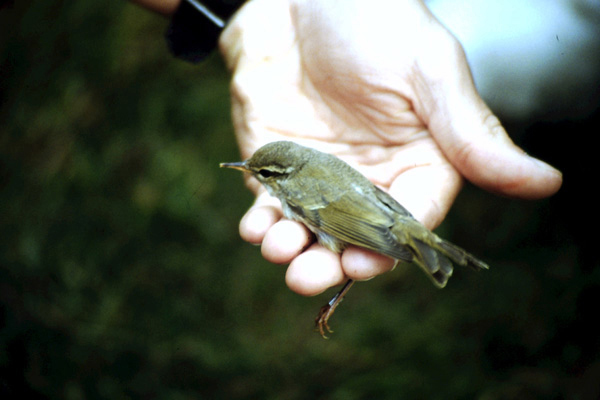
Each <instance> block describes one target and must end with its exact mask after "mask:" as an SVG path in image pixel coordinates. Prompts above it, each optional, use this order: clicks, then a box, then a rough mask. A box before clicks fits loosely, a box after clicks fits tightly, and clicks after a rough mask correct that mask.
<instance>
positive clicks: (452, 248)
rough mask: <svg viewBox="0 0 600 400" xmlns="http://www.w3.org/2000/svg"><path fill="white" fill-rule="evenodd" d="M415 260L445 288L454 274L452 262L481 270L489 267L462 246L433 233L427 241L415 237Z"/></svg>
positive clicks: (413, 249)
mask: <svg viewBox="0 0 600 400" xmlns="http://www.w3.org/2000/svg"><path fill="white" fill-rule="evenodd" d="M411 242H412V243H411V244H412V246H410V247H411V249H412V252H413V254H414V259H413V261H414V262H416V263H417V264H418V265H419V266H420V267H421V268H423V270H425V272H426V273H427V274H428V275H429V276H431V278H432V279H433V282H434V283H435V284H436V286H438V287H440V288H443V287H444V286H446V283H447V282H448V279H449V278H450V277H451V276H452V271H453V266H452V262H454V263H455V264H458V265H463V266H465V267H471V268H472V269H474V270H476V271H479V270H481V269H488V268H489V267H488V266H487V264H486V263H484V262H483V261H481V260H479V259H477V258H475V257H474V256H472V255H471V254H469V253H467V252H466V251H465V250H463V249H461V248H460V247H458V246H456V245H454V244H452V243H450V242H448V241H446V240H444V239H442V238H440V237H439V236H437V235H435V234H434V233H431V236H429V237H427V242H425V241H423V240H420V239H417V238H415V237H413V238H412V240H411Z"/></svg>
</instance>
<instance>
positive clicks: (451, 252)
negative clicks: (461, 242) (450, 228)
mask: <svg viewBox="0 0 600 400" xmlns="http://www.w3.org/2000/svg"><path fill="white" fill-rule="evenodd" d="M438 244H439V250H440V251H442V252H443V253H444V254H445V255H447V256H448V257H450V259H452V261H454V262H455V263H457V264H459V265H463V266H465V267H471V268H473V269H474V270H475V271H480V270H482V269H489V267H488V265H487V264H486V263H484V262H483V261H481V260H479V259H477V258H475V257H474V256H472V255H471V254H469V253H467V252H466V251H464V250H463V249H461V248H460V247H458V246H456V245H454V244H452V243H450V242H447V241H445V240H443V239H440V242H439V243H438Z"/></svg>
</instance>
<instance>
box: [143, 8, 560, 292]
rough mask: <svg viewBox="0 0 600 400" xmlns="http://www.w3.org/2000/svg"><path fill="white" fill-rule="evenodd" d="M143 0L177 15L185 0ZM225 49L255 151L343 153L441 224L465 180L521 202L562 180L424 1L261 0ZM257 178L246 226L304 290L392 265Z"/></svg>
mask: <svg viewBox="0 0 600 400" xmlns="http://www.w3.org/2000/svg"><path fill="white" fill-rule="evenodd" d="M136 2H137V3H140V4H142V5H145V6H147V7H149V8H153V9H155V10H156V11H159V12H161V13H163V14H165V15H168V14H169V13H171V12H172V11H173V10H174V9H175V8H176V7H177V3H178V0H165V1H152V0H136ZM220 49H221V53H222V54H223V57H224V59H225V61H226V63H227V66H228V68H229V69H230V70H231V72H232V76H233V77H232V90H231V92H232V107H233V121H234V124H235V130H236V135H237V139H238V143H239V147H240V151H241V154H242V157H243V159H246V158H248V157H250V156H251V155H252V154H253V153H254V151H255V150H256V149H258V148H259V147H260V146H262V145H264V144H266V143H268V142H272V141H275V140H293V141H296V142H298V143H300V144H302V145H307V146H311V147H314V148H317V149H319V150H321V151H325V152H329V153H333V154H335V155H337V156H339V157H340V158H342V159H343V160H345V161H346V162H348V163H350V164H351V165H352V166H353V167H355V168H356V169H358V170H359V171H360V172H362V173H363V174H364V175H365V176H366V177H367V178H369V179H370V180H371V181H373V182H374V183H375V184H377V185H378V186H380V187H381V188H382V189H384V190H386V191H388V192H389V193H390V194H391V195H392V196H393V197H395V198H396V199H397V200H398V201H399V202H400V203H401V204H402V205H404V206H405V207H406V208H407V209H408V210H409V211H410V212H411V213H412V214H413V215H414V216H415V218H417V219H418V220H420V221H421V222H422V223H423V224H425V226H427V227H428V228H430V229H433V228H435V227H436V226H437V225H439V224H440V223H441V221H442V220H443V219H444V217H445V216H446V214H447V213H448V211H449V209H450V206H451V205H452V203H453V201H454V200H455V198H456V196H457V194H458V192H459V191H460V189H461V186H462V183H463V179H467V180H469V181H470V182H472V183H473V184H475V185H477V186H479V187H481V188H482V189H485V190H488V191H491V192H494V193H497V194H500V195H504V196H509V197H514V198H521V199H540V198H544V197H548V196H551V195H552V194H554V193H555V192H556V191H557V190H558V189H559V188H560V186H561V184H562V175H561V173H560V172H559V171H557V170H556V169H554V168H553V167H551V166H549V165H548V164H546V163H544V162H542V161H540V160H538V159H535V158H533V157H530V156H529V155H527V154H525V152H523V150H521V149H520V148H519V147H517V146H516V145H514V144H513V142H512V141H511V139H510V138H509V137H508V135H507V133H506V131H505V130H504V128H503V127H502V126H501V124H500V122H499V121H498V119H497V118H496V117H495V116H494V114H493V113H492V112H491V110H490V109H489V108H488V107H487V106H486V105H485V103H484V102H483V101H482V100H481V98H480V97H479V95H478V93H477V91H476V89H475V87H474V85H473V81H472V78H471V74H470V71H469V67H468V65H467V62H466V60H465V56H464V53H463V51H462V48H461V46H460V44H459V43H458V42H457V41H456V40H455V39H454V37H453V36H452V35H451V34H450V33H449V32H448V31H447V30H446V29H445V28H444V27H443V26H442V25H441V24H440V23H439V22H438V21H437V20H436V19H435V18H434V17H433V16H432V15H431V14H430V12H429V10H428V9H427V7H426V6H425V5H424V4H423V2H422V1H421V0H404V1H398V2H390V1H387V0H369V1H366V0H252V1H250V2H248V3H247V4H246V5H245V6H244V7H242V9H240V11H239V12H238V13H237V14H236V15H235V16H234V18H233V19H232V20H231V21H230V22H229V24H228V26H227V28H226V29H225V31H224V32H223V34H222V35H221V40H220ZM223 161H234V160H223ZM246 182H247V185H248V187H249V188H250V189H251V190H252V191H253V192H254V193H255V194H256V196H257V197H256V201H255V202H254V204H253V205H252V207H251V208H250V209H249V210H248V211H247V213H246V214H245V215H244V217H243V218H242V220H241V222H240V235H241V237H242V238H243V239H244V240H246V241H248V242H250V243H253V244H260V245H261V250H262V255H263V256H264V258H265V259H267V260H269V261H270V262H273V263H278V264H289V267H288V269H287V273H286V283H287V285H288V286H289V287H290V289H292V290H293V291H295V292H297V293H299V294H303V295H316V294H319V293H321V292H323V291H324V290H326V289H328V288H330V287H332V286H336V285H339V284H341V283H343V282H344V281H345V280H346V279H348V278H352V279H355V280H365V279H370V278H372V277H374V276H377V275H379V274H382V273H384V272H386V271H389V270H390V269H392V267H393V265H394V261H393V260H390V259H388V258H386V257H383V256H380V255H377V254H374V253H371V252H369V251H366V250H362V249H359V248H354V247H350V248H348V249H346V250H345V251H344V252H343V253H342V254H341V255H340V254H335V253H332V252H331V251H329V250H327V249H325V248H323V247H321V246H320V245H318V244H316V243H315V239H314V236H313V235H312V234H311V233H310V232H309V231H308V230H307V229H306V228H305V227H304V226H303V225H302V224H300V223H298V222H293V221H288V220H285V219H283V218H282V212H281V207H280V205H279V202H278V200H275V199H273V198H271V197H270V196H268V195H267V194H266V192H265V190H264V188H262V186H261V185H260V184H259V183H258V182H257V181H256V180H254V179H253V178H251V177H248V176H247V177H246ZM465 246H466V244H465Z"/></svg>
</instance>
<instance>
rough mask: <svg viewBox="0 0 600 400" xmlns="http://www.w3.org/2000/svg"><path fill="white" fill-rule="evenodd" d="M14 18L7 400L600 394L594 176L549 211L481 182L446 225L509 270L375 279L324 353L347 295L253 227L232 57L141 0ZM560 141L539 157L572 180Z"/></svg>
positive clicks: (1, 349)
mask: <svg viewBox="0 0 600 400" xmlns="http://www.w3.org/2000/svg"><path fill="white" fill-rule="evenodd" d="M0 13H1V14H0V18H1V19H0V26H1V27H0V51H1V54H2V58H1V64H0V68H1V70H0V74H1V75H0V106H1V108H0V204H1V206H2V211H1V213H0V232H1V233H0V235H1V241H0V397H1V398H3V399H4V398H10V397H11V396H13V397H15V398H17V397H18V398H21V397H22V396H23V395H28V396H30V397H32V398H47V399H67V400H78V399H137V398H143V399H175V400H179V399H182V400H183V399H201V398H227V399H247V398H253V399H254V398H264V399H270V398H271V399H305V398H311V399H318V398H327V399H345V400H348V399H359V398H360V399H362V398H377V399H388V398H389V399H424V398H427V399H473V398H478V399H482V400H495V399H513V398H514V399H517V398H518V399H528V398H532V399H534V398H535V399H563V398H565V399H566V398H568V399H592V398H597V397H598V396H599V395H600V389H599V384H598V382H600V362H599V361H598V353H599V344H600V343H599V340H598V337H599V334H598V329H597V328H596V327H595V325H593V323H596V320H597V315H598V314H597V310H596V309H597V304H598V302H599V301H600V295H599V290H600V279H599V272H598V268H597V267H598V261H597V257H596V256H594V255H595V252H594V251H593V250H594V246H595V243H594V240H593V238H592V237H590V235H587V234H584V233H582V231H581V226H582V225H583V224H582V221H583V220H585V217H584V216H582V215H584V214H585V213H584V212H583V211H581V210H577V209H573V208H572V204H571V201H573V200H574V199H578V200H581V198H580V196H582V195H583V196H585V193H586V192H585V191H583V189H582V186H581V185H580V182H579V181H575V182H574V183H570V184H567V183H566V184H565V189H564V190H563V192H565V190H566V192H565V193H563V194H561V195H559V196H557V197H556V198H554V199H551V200H545V201H539V202H520V201H510V200H507V199H500V198H497V197H494V196H493V195H491V194H486V193H483V192H481V191H478V190H476V189H474V188H472V187H470V186H467V188H466V190H464V191H463V193H462V194H461V195H460V196H459V199H458V200H457V203H456V206H455V208H454V209H453V210H452V212H451V214H450V216H449V217H448V220H447V221H446V222H445V223H444V225H443V226H442V227H441V228H440V230H439V232H440V233H441V234H442V235H443V236H445V237H447V238H449V239H450V240H452V241H454V242H455V243H457V244H459V245H462V246H464V247H465V248H467V249H469V250H470V251H471V252H473V253H474V254H476V255H478V256H480V257H481V258H482V259H484V260H486V261H487V262H488V263H489V264H490V265H491V267H492V268H491V270H490V271H488V272H482V273H479V274H475V273H472V272H471V271H466V270H460V269H459V270H457V271H456V273H455V277H454V278H453V279H452V280H451V282H450V284H449V285H448V287H447V288H446V289H444V290H442V291H439V290H436V289H435V288H434V287H433V285H431V284H430V282H429V281H428V279H427V278H426V277H425V276H424V274H422V273H421V272H420V271H419V270H418V268H416V267H414V266H411V265H401V266H399V267H398V268H397V269H396V270H395V271H394V272H393V273H391V274H387V275H386V276H383V277H380V278H378V279H374V280H372V281H370V282H368V283H363V284H359V285H357V287H356V288H355V289H353V291H352V292H351V293H350V295H349V297H348V298H347V300H346V301H345V302H344V305H343V306H342V307H341V308H340V310H339V311H338V312H337V313H336V315H335V317H334V318H333V320H332V321H331V323H332V327H333V328H334V329H335V330H336V332H335V334H333V335H332V337H331V339H330V340H328V341H325V340H323V339H321V337H320V336H319V335H318V334H316V333H314V332H313V327H312V321H313V318H314V316H315V314H316V312H317V311H318V309H319V307H320V306H321V305H322V304H323V303H325V302H326V301H327V300H328V298H329V296H330V295H331V293H327V294H325V295H322V296H317V297H315V298H302V297H300V296H297V295H295V294H293V293H292V292H290V291H289V290H288V289H287V288H286V287H285V285H284V282H283V275H284V270H283V268H282V267H278V266H273V265H270V264H269V263H267V262H265V261H264V260H262V258H261V256H260V251H259V249H258V248H256V247H252V246H250V245H248V244H246V243H243V242H241V241H240V239H239V237H238V232H237V224H238V221H239V218H240V217H241V216H242V214H243V212H244V210H245V208H246V207H248V206H249V204H250V202H251V201H252V199H251V196H250V194H249V193H247V191H246V190H245V189H244V187H243V183H242V179H241V177H240V176H239V175H238V174H234V173H231V172H230V171H223V170H220V169H219V168H218V163H219V162H221V161H233V160H237V159H238V158H239V155H238V153H237V149H236V145H235V140H234V136H233V131H232V127H231V121H230V118H229V99H228V74H227V71H226V70H225V68H224V66H223V65H222V62H221V61H220V59H219V57H218V55H216V54H215V55H214V56H212V57H211V58H210V59H209V60H207V61H206V62H204V63H202V64H200V65H197V66H193V65H188V64H185V63H183V62H180V61H177V60H174V59H173V58H171V57H170V56H169V54H168V53H167V50H166V46H165V44H164V41H163V32H164V29H165V27H166V24H167V21H166V20H164V19H162V18H161V17H158V16H156V15H153V14H150V13H149V12H147V11H145V10H141V9H138V8H137V7H135V6H133V5H130V4H127V3H124V2H121V1H108V2H97V1H91V0H79V1H76V2H62V1H58V2H39V1H38V2H34V1H19V2H15V3H14V4H13V5H12V6H9V7H8V8H5V9H3V10H2V11H0ZM545 128H547V126H545ZM583 128H585V127H583ZM545 137H546V138H548V140H547V141H546V144H548V146H547V147H539V146H538V147H537V148H536V147H535V144H536V143H539V142H540V141H539V140H536V139H535V138H534V139H532V140H531V143H530V144H532V147H531V149H530V151H536V152H537V153H536V154H539V155H543V156H545V157H546V158H548V159H550V160H551V161H553V162H556V163H558V164H559V165H560V166H561V167H564V168H568V167H569V163H570V161H569V158H568V157H567V156H565V155H564V152H561V151H560V150H564V149H557V143H556V142H553V139H557V138H558V137H559V136H558V134H554V135H550V136H545ZM524 143H525V144H527V141H526V140H524ZM552 149H554V150H552ZM588 165H589V164H587V163H586V162H583V163H582V162H580V163H575V168H576V169H575V170H574V172H573V173H572V174H571V175H569V176H567V175H566V177H567V178H569V177H571V178H573V177H574V176H578V175H577V174H579V173H580V172H582V171H586V168H587V166H588ZM577 168H579V169H577ZM571 171H573V170H571ZM571 182H573V181H571ZM586 199H587V198H586ZM580 204H581V206H585V207H587V206H593V204H592V200H591V199H587V200H586V201H584V202H583V203H580ZM594 218H595V216H594ZM594 221H597V219H596V220H590V221H586V224H587V225H591V226H593V222H594ZM593 228H595V226H593Z"/></svg>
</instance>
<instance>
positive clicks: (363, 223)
mask: <svg viewBox="0 0 600 400" xmlns="http://www.w3.org/2000/svg"><path fill="white" fill-rule="evenodd" d="M382 193H384V192H382ZM390 198H391V197H390ZM359 200H360V202H359ZM392 200H393V199H392ZM357 204H360V207H357ZM396 204H398V203H397V202H396ZM398 206H400V204H398ZM400 207H402V206H400ZM406 212H407V213H408V211H406ZM303 214H304V218H305V219H306V220H308V222H309V223H311V224H312V225H313V226H314V227H316V228H318V229H320V230H322V231H323V232H325V233H326V234H328V235H331V236H333V237H335V238H337V239H339V240H342V241H344V242H347V243H350V244H353V245H355V246H359V247H364V248H366V249H369V250H372V251H374V252H377V253H381V254H384V255H387V256H388V257H392V258H395V259H398V260H404V261H411V260H412V259H413V254H412V253H411V252H410V251H409V250H408V248H406V247H405V246H403V245H401V244H400V243H398V239H397V238H396V236H395V235H394V234H393V233H392V231H391V229H390V228H391V227H392V226H393V225H394V222H395V219H394V216H393V213H391V212H386V210H385V209H383V208H382V207H381V206H380V205H379V204H375V203H373V202H371V201H368V200H367V198H365V197H360V198H358V197H357V196H353V195H343V196H341V197H338V198H337V199H336V201H335V202H331V203H326V204H323V203H321V204H319V206H315V207H311V208H306V207H305V208H304V210H303Z"/></svg>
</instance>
